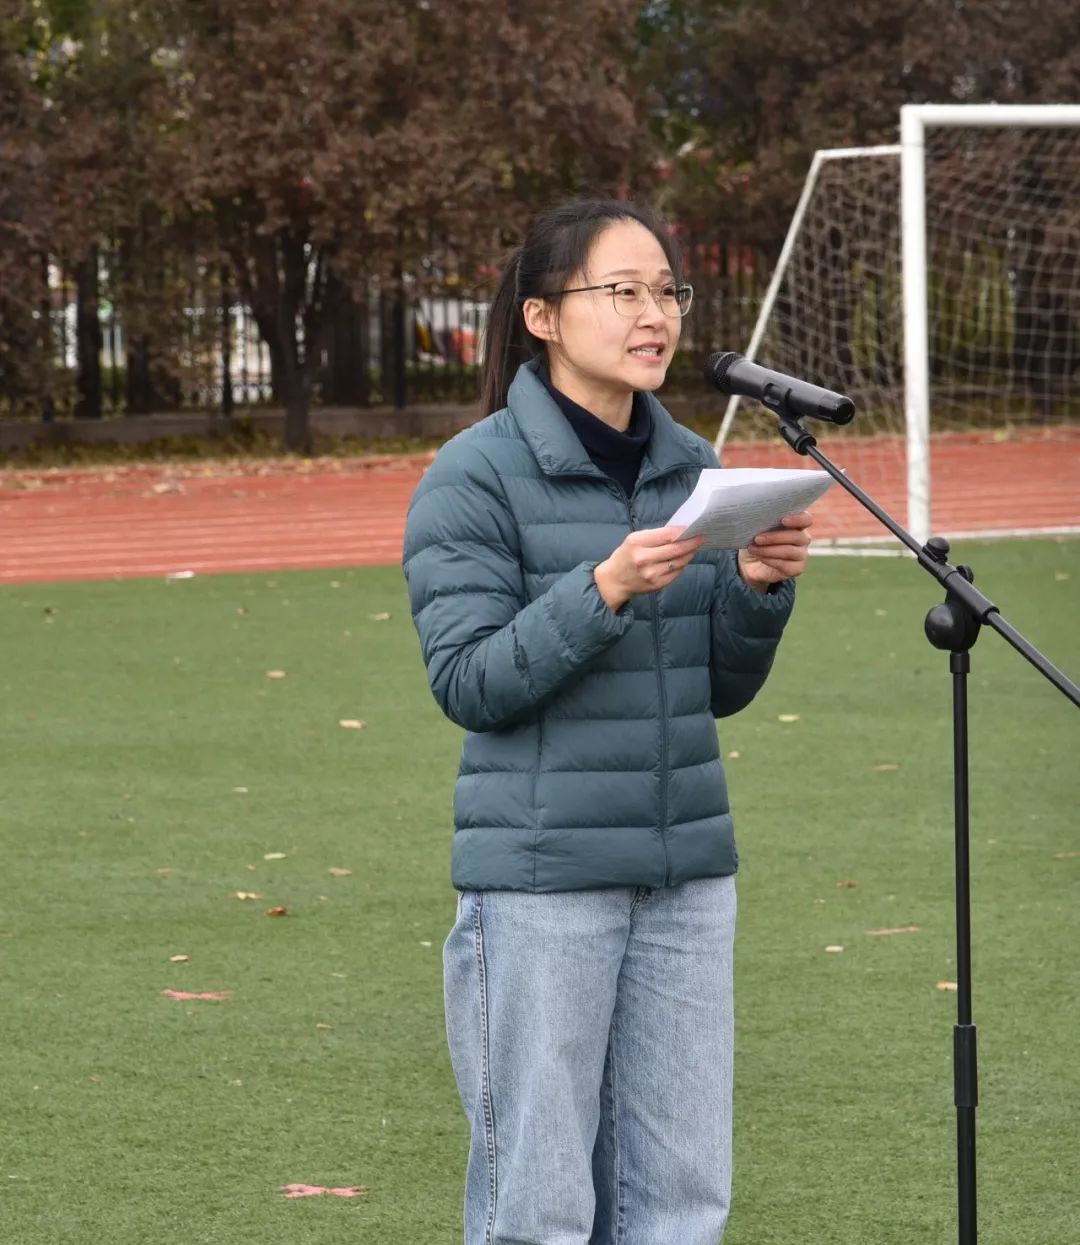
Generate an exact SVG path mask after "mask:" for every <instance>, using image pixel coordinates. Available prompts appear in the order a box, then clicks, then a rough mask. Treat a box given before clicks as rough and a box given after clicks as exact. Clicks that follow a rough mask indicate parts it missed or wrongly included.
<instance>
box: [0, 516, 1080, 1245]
mask: <svg viewBox="0 0 1080 1245" xmlns="http://www.w3.org/2000/svg"><path fill="white" fill-rule="evenodd" d="M954 553H955V555H956V557H957V558H960V559H962V560H969V561H971V562H973V563H974V565H975V568H976V572H977V575H978V582H979V584H980V586H981V587H983V589H984V591H986V592H987V593H988V594H989V595H990V596H991V597H992V598H993V599H994V600H996V601H997V603H998V605H999V606H1000V607H1001V609H1002V612H1003V614H1004V615H1005V616H1006V617H1007V618H1008V619H1009V621H1011V622H1012V623H1013V624H1014V625H1016V626H1018V627H1020V628H1021V630H1024V631H1025V632H1027V634H1028V636H1029V638H1030V639H1031V640H1032V642H1033V643H1035V644H1036V645H1037V646H1039V647H1041V648H1043V649H1044V651H1045V652H1046V653H1047V654H1048V655H1049V656H1050V657H1051V658H1052V659H1053V660H1055V661H1056V662H1057V664H1058V665H1060V666H1062V667H1063V668H1064V669H1065V670H1066V671H1067V672H1068V673H1070V674H1071V675H1072V676H1073V677H1074V678H1076V677H1077V675H1078V672H1080V629H1078V627H1077V606H1078V604H1080V594H1078V586H1080V543H1078V542H1064V541H1062V542H1056V541H1031V542H1013V543H1003V544H987V545H981V544H971V545H967V546H965V547H963V548H960V549H957V550H955V551H954ZM334 585H337V586H334ZM938 595H939V594H938V593H937V591H936V589H935V587H934V585H933V584H932V583H931V582H930V581H929V579H927V578H926V577H925V576H924V575H922V574H921V573H920V572H918V571H917V569H916V568H914V567H913V566H912V565H911V564H910V563H907V562H902V561H900V560H889V559H867V560H847V559H824V558H823V559H815V560H814V561H813V563H812V565H811V568H810V572H809V573H808V575H807V576H806V578H805V579H804V581H803V584H802V585H801V588H800V594H799V602H798V605H797V609H796V614H795V617H794V619H793V621H792V623H791V626H790V628H789V632H788V634H787V636H786V637H785V640H784V643H783V645H782V648H781V652H780V655H779V657H778V659H777V663H776V667H775V669H774V672H773V675H772V678H771V679H770V682H769V683H768V685H767V686H766V688H765V690H764V691H763V693H762V694H761V696H760V697H759V698H758V700H757V701H756V702H755V703H754V705H752V706H751V707H750V708H749V709H748V710H746V711H745V712H744V713H743V714H741V715H739V716H738V717H737V718H734V719H730V720H727V721H724V722H722V723H721V724H720V731H721V744H722V747H723V750H724V752H725V754H726V753H730V752H732V751H737V752H738V753H739V755H738V757H737V758H731V759H730V760H729V762H728V771H729V780H730V787H731V791H732V798H733V801H734V806H735V811H736V820H737V825H738V832H739V843H740V852H741V858H742V869H741V875H740V908H741V912H740V925H739V940H738V956H737V975H738V982H737V995H738V999H737V1018H738V1020H737V1048H738V1049H737V1062H736V1095H737V1121H736V1171H735V1196H734V1210H733V1214H732V1219H731V1224H730V1227H729V1230H728V1233H727V1235H726V1237H725V1245H772V1243H774V1242H775V1243H777V1245H779V1243H781V1242H783V1243H785V1245H787V1243H791V1245H794V1243H796V1242H798V1243H799V1245H805V1243H809V1242H813V1243H815V1245H816V1243H818V1242H823V1243H824V1242H828V1243H829V1245H832V1243H833V1242H835V1243H836V1245H917V1243H921V1242H926V1243H927V1245H929V1243H930V1242H935V1245H936V1243H937V1242H941V1241H944V1240H949V1239H953V1237H954V1235H955V1229H954V1227H953V1224H954V1206H955V1195H954V1188H953V1186H954V1171H955V1160H954V1135H955V1133H954V1129H955V1125H954V1112H953V1110H952V1071H951V1050H952V1038H951V1028H952V1024H953V1020H954V1016H955V1002H956V996H955V995H954V994H951V993H946V992H943V991H940V990H938V989H936V988H935V983H936V982H937V981H939V980H948V979H955V966H954V950H953V932H952V806H951V785H950V784H951V736H950V710H949V676H948V674H947V673H945V671H947V666H948V658H947V656H945V655H943V654H939V653H936V652H935V651H934V650H932V649H931V648H930V646H929V645H928V644H927V643H926V641H925V640H924V639H923V638H922V634H921V619H922V616H923V614H924V613H925V611H926V609H927V608H928V607H929V606H930V604H932V603H933V602H934V601H935V600H936V599H937V597H938ZM384 613H389V614H390V618H389V619H383V618H379V617H377V616H378V615H381V614H384ZM373 616H376V617H373ZM0 644H2V651H3V652H4V654H5V655H6V659H7V660H6V661H5V663H4V673H3V675H2V676H0V688H2V690H3V697H2V703H0V733H2V739H3V753H2V757H3V759H2V762H0V766H2V771H0V779H2V789H3V796H2V806H0V808H2V813H0V850H2V851H3V860H4V885H3V887H2V892H0V931H2V936H0V957H2V961H3V971H2V975H0V990H2V1005H0V1015H2V1017H3V1019H2V1022H0V1029H2V1033H3V1051H4V1056H3V1062H2V1065H0V1080H2V1083H3V1088H2V1101H3V1104H4V1105H3V1108H2V1119H3V1124H2V1126H0V1223H2V1224H3V1225H4V1227H3V1230H2V1233H0V1236H2V1239H3V1240H4V1241H5V1242H7V1241H10V1242H13V1243H16V1242H17V1243H18V1245H39V1243H41V1245H44V1243H45V1242H48V1243H49V1245H52V1243H54V1242H57V1241H63V1242H71V1243H72V1245H81V1243H82V1242H87V1243H89V1242H101V1241H108V1242H120V1243H123V1245H127V1243H129V1242H130V1243H136V1242H155V1243H156V1242H171V1241H177V1242H204V1241H205V1242H210V1241H213V1242H223V1241H224V1242H265V1241H283V1242H290V1245H291V1243H293V1242H298V1243H302V1242H307V1241H312V1242H315V1241H318V1242H320V1243H331V1242H338V1241H340V1242H346V1241H348V1242H358V1241H370V1242H378V1243H379V1245H398V1243H401V1245H405V1243H406V1242H408V1243H409V1245H429V1243H430V1245H442V1243H444V1242H445V1243H447V1245H449V1243H450V1242H455V1241H460V1239H461V1226H460V1220H461V1214H460V1207H461V1200H462V1185H463V1172H464V1161H465V1151H466V1145H467V1128H466V1123H465V1120H464V1116H463V1114H462V1112H461V1107H460V1103H459V1102H458V1099H457V1095H456V1090H455V1088H454V1084H453V1078H452V1074H451V1071H450V1065H449V1058H448V1055H447V1053H446V1047H445V1036H444V1031H443V1017H442V996H441V944H442V940H443V939H444V938H445V935H446V932H447V930H448V929H449V926H450V923H451V922H452V920H453V913H454V893H453V891H452V889H451V887H450V884H449V843H450V833H451V832H450V796H451V788H452V782H453V775H454V770H455V765H456V757H457V749H458V746H459V743H460V732H459V731H458V730H457V729H456V728H455V727H453V726H452V725H451V724H449V723H448V722H446V721H445V720H444V719H443V718H442V717H441V715H440V714H439V712H438V710H437V708H436V706H435V705H434V702H433V701H432V700H431V697H430V694H429V692H428V690H427V687H426V683H425V680H424V674H423V670H422V668H421V664H420V660H419V653H418V646H417V643H416V639H415V635H414V633H413V631H412V627H411V623H410V622H409V619H408V611H407V604H406V600H405V593H404V587H403V583H402V580H401V576H400V572H399V571H398V570H397V569H396V568H385V569H375V570H363V571H325V572H303V573H292V574H283V573H280V574H275V575H249V576H222V577H217V578H206V579H193V580H189V581H181V582H165V581H162V580H153V581H132V582H126V583H96V584H79V585H48V586H35V587H13V588H6V589H3V590H2V591H0ZM973 666H974V674H973V676H972V679H971V689H970V691H971V708H972V759H973V765H972V818H973V825H972V861H973V892H974V898H973V945H974V982H975V995H974V1013H975V1015H974V1018H975V1021H976V1024H977V1025H978V1026H979V1038H980V1085H981V1091H982V1097H981V1103H980V1109H979V1114H978V1119H979V1183H980V1216H981V1227H982V1238H983V1239H984V1240H986V1241H988V1242H994V1243H996V1245H1021V1242H1022V1243H1023V1245H1065V1243H1066V1242H1069V1241H1072V1240H1075V1239H1077V1237H1078V1236H1080V1212H1077V1209H1076V1202H1075V1190H1074V1183H1075V1172H1076V1171H1077V1170H1078V1169H1080V1120H1078V1117H1077V1114H1076V1111H1075V1101H1076V1088H1077V1074H1076V1067H1077V1066H1078V1056H1080V1038H1078V1037H1077V1032H1078V1029H1077V1024H1076V1020H1077V1015H1078V1005H1080V973H1078V970H1077V968H1076V948H1077V945H1078V942H1077V934H1078V932H1080V906H1078V903H1077V899H1078V896H1080V855H1078V854H1076V853H1080V828H1078V824H1077V823H1078V819H1077V815H1076V804H1077V796H1078V794H1080V783H1078V779H1077V766H1076V758H1077V755H1078V748H1077V743H1078V740H1080V735H1078V732H1077V725H1078V719H1077V716H1076V711H1075V710H1074V709H1073V708H1072V707H1071V706H1070V705H1068V703H1067V702H1066V701H1065V700H1064V698H1063V697H1061V696H1060V695H1059V694H1058V693H1056V692H1055V691H1054V690H1053V689H1052V688H1050V687H1049V685H1047V684H1046V683H1045V682H1044V681H1043V680H1042V679H1041V678H1040V677H1039V676H1038V674H1037V673H1036V672H1035V671H1034V670H1032V669H1031V668H1030V667H1029V666H1028V664H1027V663H1026V662H1024V661H1023V660H1022V659H1021V658H1020V657H1019V656H1018V655H1016V654H1014V653H1013V652H1012V651H1011V650H1010V649H1009V648H1008V646H1007V645H1006V644H1005V643H1004V642H1003V641H1002V640H1001V639H1000V638H999V637H997V636H994V635H991V634H988V633H987V634H984V636H983V637H982V638H981V639H980V641H979V643H978V645H977V646H976V648H975V650H974V654H973ZM270 670H283V671H285V677H283V678H269V677H268V676H267V671H270ZM781 715H784V716H786V717H790V716H791V715H798V719H797V721H794V722H790V721H787V722H785V721H781V720H780V718H781ZM343 719H344V720H362V721H364V722H365V723H366V726H365V727H364V728H363V729H355V728H347V727H341V726H340V725H339V721H341V720H343ZM891 767H895V768H891ZM238 788H244V790H238ZM276 852H283V853H285V857H284V858H283V859H277V860H266V859H264V857H265V856H266V855H267V854H269V853H276ZM1069 853H1073V854H1069ZM331 867H339V868H348V869H350V870H351V871H352V872H351V874H350V875H348V876H343V877H334V876H331V874H330V873H329V869H330V868H331ZM162 870H170V872H162ZM838 882H845V883H847V882H854V883H856V885H854V886H837V883H838ZM237 891H243V892H256V893H258V894H259V895H261V896H262V898H260V899H257V900H241V899H237V898H235V894H236V892H237ZM274 906H284V907H286V908H287V909H288V915H287V916H285V917H276V918H275V917H268V916H266V915H265V913H266V910H267V909H268V908H270V907H274ZM907 925H917V926H918V927H919V928H918V932H916V933H910V934H897V935H885V936H873V935H869V934H867V932H866V931H867V930H870V929H876V928H899V927H903V926H907ZM827 945H842V946H843V947H844V950H843V951H842V952H839V953H829V952H826V951H825V950H824V948H825V947H826V946H827ZM175 954H186V955H188V956H189V957H190V959H189V960H188V961H187V962H183V963H171V962H170V956H172V955H175ZM166 988H171V989H174V990H187V991H194V992H201V991H214V990H229V991H232V997H231V999H229V1001H226V1002H211V1001H195V1002H183V1001H176V1000H173V999H170V998H167V997H165V996H163V995H162V994H161V991H162V990H164V989H166ZM320 1025H323V1026H325V1025H329V1026H332V1027H330V1028H320V1027H319V1026H320ZM671 1058H672V1059H673V1060H677V1059H678V1051H677V1050H673V1051H672V1052H671ZM291 1182H302V1183H308V1184H314V1185H323V1186H330V1187H332V1186H357V1185H362V1186H364V1187H365V1188H366V1190H367V1192H366V1194H365V1195H364V1196H362V1197H357V1198H354V1199H348V1200H346V1199H342V1198H337V1197H332V1196H319V1197H311V1198H304V1199H299V1200H296V1201H290V1200H286V1199H285V1198H284V1196H283V1195H282V1193H281V1192H280V1190H279V1186H281V1185H284V1184H288V1183H291ZM657 1245H669V1243H666V1242H665V1243H657ZM670 1245H677V1243H675V1242H672V1243H670Z"/></svg>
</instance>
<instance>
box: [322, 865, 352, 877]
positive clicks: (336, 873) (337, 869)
mask: <svg viewBox="0 0 1080 1245" xmlns="http://www.w3.org/2000/svg"><path fill="white" fill-rule="evenodd" d="M327 873H329V874H330V876H331V877H332V878H349V877H352V870H351V869H343V868H341V866H340V865H331V866H330V868H329V869H327Z"/></svg>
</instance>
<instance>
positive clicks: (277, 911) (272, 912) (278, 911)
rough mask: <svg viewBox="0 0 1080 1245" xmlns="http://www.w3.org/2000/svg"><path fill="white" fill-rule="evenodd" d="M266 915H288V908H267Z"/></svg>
mask: <svg viewBox="0 0 1080 1245" xmlns="http://www.w3.org/2000/svg"><path fill="white" fill-rule="evenodd" d="M266 915H267V916H288V915H289V909H288V908H267V909H266Z"/></svg>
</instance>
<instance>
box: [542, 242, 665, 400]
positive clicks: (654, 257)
mask: <svg viewBox="0 0 1080 1245" xmlns="http://www.w3.org/2000/svg"><path fill="white" fill-rule="evenodd" d="M673 279H674V274H673V273H672V271H671V269H670V267H669V266H668V260H667V256H666V255H665V254H664V248H663V247H662V246H661V245H660V243H659V242H658V241H657V240H656V238H655V237H654V236H653V234H652V233H651V232H650V230H648V229H646V228H645V226H644V225H640V224H638V222H637V221H632V220H621V221H615V222H613V223H612V224H610V225H608V226H607V228H606V229H604V230H603V231H602V232H601V233H600V234H598V235H597V237H596V239H595V240H594V242H593V244H592V248H591V250H590V252H589V258H588V261H587V263H586V265H585V268H584V270H583V271H582V272H579V273H575V274H573V276H572V277H571V279H570V280H569V281H568V282H567V285H566V288H567V289H575V288H576V287H577V286H582V285H602V284H604V283H606V282H609V281H611V282H618V281H626V280H633V281H644V282H646V283H647V284H648V285H650V286H661V285H665V284H669V283H670V282H671V281H672V280H673ZM530 303H535V304H538V305H537V306H534V307H532V308H530V306H529V304H526V308H525V311H526V322H527V323H529V320H530V314H529V313H530V310H531V311H532V312H533V313H534V314H535V315H536V316H537V317H538V318H537V321H536V323H537V326H538V327H541V328H543V330H544V332H541V333H537V336H545V337H546V338H547V339H548V341H549V347H548V349H549V351H550V352H551V364H552V379H553V381H555V383H556V385H559V378H560V376H561V378H562V380H563V382H564V384H565V383H566V382H567V381H569V382H571V387H572V388H574V389H577V390H579V391H583V392H586V393H589V392H592V393H596V394H597V396H600V395H601V394H604V395H610V396H612V397H613V396H615V395H616V394H626V393H629V392H632V391H633V390H636V389H646V390H652V389H658V388H659V387H660V385H662V384H663V382H664V376H665V375H666V373H667V369H668V365H669V364H670V362H671V358H672V355H673V354H674V353H675V347H676V346H677V345H678V341H679V333H680V330H681V328H682V321H681V320H680V319H679V317H678V316H669V315H665V314H664V312H663V311H661V309H660V307H659V306H658V305H657V302H656V299H655V298H652V297H650V298H649V299H648V300H647V301H646V303H645V306H644V307H643V308H641V310H640V311H637V310H635V311H634V313H633V314H631V315H622V314H620V313H619V312H618V311H616V309H615V306H614V303H613V302H612V294H611V291H610V290H590V291H588V292H586V293H575V294H567V295H566V296H565V297H563V298H561V299H559V302H558V308H557V311H556V309H555V308H554V307H553V306H551V305H549V304H542V303H540V300H530ZM529 327H530V329H532V330H533V331H534V332H536V329H535V328H533V324H532V323H529ZM559 387H560V388H561V387H562V386H559ZM564 392H565V390H564Z"/></svg>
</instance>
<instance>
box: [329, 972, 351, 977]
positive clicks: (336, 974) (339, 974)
mask: <svg viewBox="0 0 1080 1245" xmlns="http://www.w3.org/2000/svg"><path fill="white" fill-rule="evenodd" d="M330 976H331V977H346V976H348V974H347V973H331V974H330Z"/></svg>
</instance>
